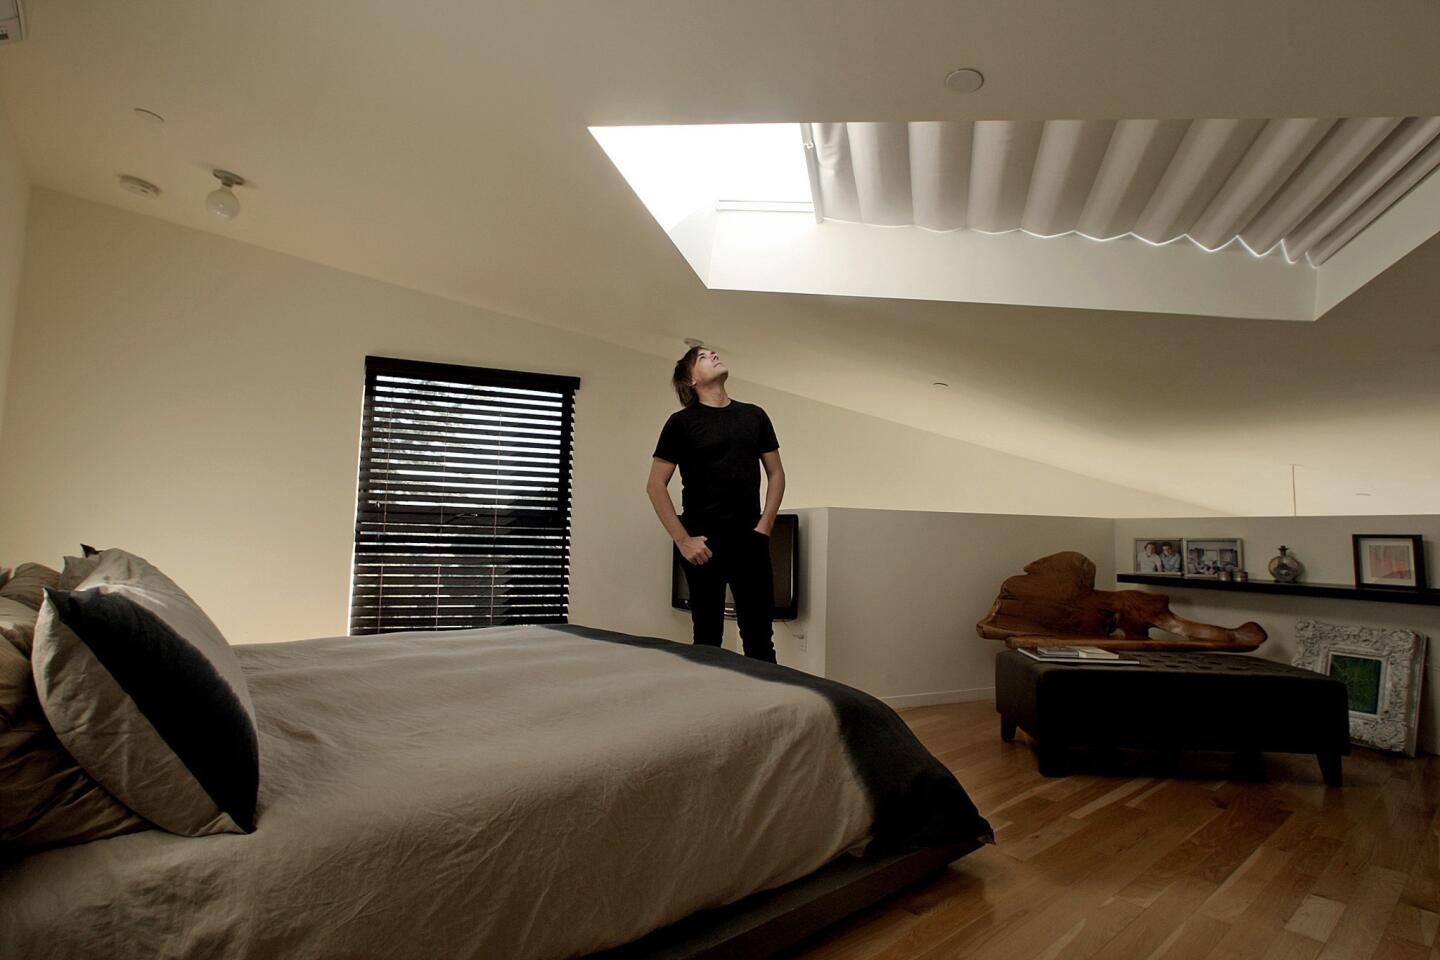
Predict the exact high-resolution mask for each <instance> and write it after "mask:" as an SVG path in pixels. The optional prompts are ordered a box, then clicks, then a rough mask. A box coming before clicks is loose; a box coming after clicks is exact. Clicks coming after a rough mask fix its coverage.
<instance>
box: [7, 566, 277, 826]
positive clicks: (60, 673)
mask: <svg viewBox="0 0 1440 960" xmlns="http://www.w3.org/2000/svg"><path fill="white" fill-rule="evenodd" d="M89 559H93V560H96V561H98V562H97V563H96V566H95V568H94V570H93V571H92V572H91V573H90V574H89V575H88V576H87V577H86V578H85V579H84V580H83V581H82V582H81V583H80V584H79V585H78V587H77V589H75V590H73V591H61V590H47V591H46V594H45V600H44V603H43V604H42V605H41V608H40V616H39V620H38V622H37V624H36V628H35V648H34V653H33V656H32V660H33V666H34V672H35V681H36V686H37V688H38V691H39V695H40V702H41V705H42V706H43V707H44V709H45V715H46V717H47V718H48V719H49V721H50V725H51V726H52V727H53V728H54V730H55V734H56V736H58V737H59V738H60V742H61V743H63V744H64V745H65V747H66V749H68V750H69V751H70V753H71V754H72V755H74V757H75V759H76V760H78V761H79V762H80V765H81V766H82V767H84V768H85V771H86V772H87V773H89V774H90V776H92V777H94V778H95V779H96V780H97V781H98V782H99V783H100V784H101V785H103V786H104V787H105V788H106V789H107V790H109V791H110V793H112V794H114V795H115V797H116V798H118V799H119V800H120V801H121V802H122V803H124V804H125V806H127V807H129V808H130V809H131V810H133V811H135V812H136V813H137V814H139V815H141V816H142V817H144V818H146V819H147V820H149V821H151V822H152V823H154V824H156V825H157V826H159V827H161V828H163V829H165V830H169V831H170V832H171V833H178V834H182V835H185V836H200V835H203V834H211V833H248V832H250V831H251V830H253V829H254V828H255V805H256V795H257V792H258V787H259V751H258V743H257V737H256V733H255V715H254V709H253V707H252V706H251V704H250V693H249V690H248V689H247V687H246V685H245V677H244V674H243V673H242V672H241V669H240V663H239V661H238V660H237V659H236V658H235V654H234V652H233V651H232V650H231V649H230V647H229V645H228V644H226V642H225V638H224V637H223V636H221V634H220V631H219V630H218V629H217V628H216V627H215V624H214V623H212V622H211V621H210V618H209V617H207V616H205V614H204V612H203V611H202V610H200V608H199V607H198V606H196V605H195V602H194V601H193V600H191V599H190V597H189V596H188V595H186V594H185V592H184V591H183V590H181V589H180V588H179V587H178V586H176V585H175V584H174V582H173V581H171V580H170V579H169V578H168V577H166V576H165V575H164V574H163V573H161V572H160V571H159V570H157V569H155V567H153V566H151V565H150V564H149V563H147V562H146V561H145V560H142V559H141V558H139V557H137V556H134V555H133V554H129V553H126V552H125V551H123V550H105V551H102V552H101V553H99V554H98V555H96V557H94V558H89Z"/></svg>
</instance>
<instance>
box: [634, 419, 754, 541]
mask: <svg viewBox="0 0 1440 960" xmlns="http://www.w3.org/2000/svg"><path fill="white" fill-rule="evenodd" d="M778 449H780V441H779V440H776V439H775V428H774V427H772V426H771V425H770V418H769V417H768V416H766V415H765V411H764V410H762V409H760V408H759V407H757V406H756V405H755V404H753V403H741V402H740V401H739V400H731V401H730V402H729V403H728V404H726V405H725V406H723V407H707V406H705V404H703V403H694V404H691V405H690V406H688V407H686V408H685V409H683V410H677V411H676V412H675V413H673V414H671V415H670V419H669V420H666V421H665V427H664V429H662V430H661V431H660V441H659V442H658V443H657V444H656V445H655V457H656V458H657V459H659V460H665V461H667V462H669V463H673V464H675V465H677V466H678V467H679V468H680V483H681V487H682V492H681V501H682V503H683V507H682V509H683V511H684V513H683V514H682V516H681V517H680V519H681V521H682V522H683V523H684V524H685V529H686V530H688V531H689V532H690V535H691V536H692V537H698V536H708V535H711V534H715V533H724V532H727V531H733V530H748V529H750V528H752V527H754V526H755V524H756V523H757V522H758V521H759V519H760V455H761V454H762V453H769V452H770V451H772V450H778Z"/></svg>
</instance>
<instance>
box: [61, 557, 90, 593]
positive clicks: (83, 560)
mask: <svg viewBox="0 0 1440 960" xmlns="http://www.w3.org/2000/svg"><path fill="white" fill-rule="evenodd" d="M98 566H100V554H98V553H87V554H85V556H83V557H66V558H65V569H64V570H61V571H60V582H59V584H58V585H56V587H55V589H57V590H74V589H75V588H76V587H78V586H80V581H82V580H84V579H85V578H86V577H88V576H90V574H92V573H94V572H95V568H96V567H98Z"/></svg>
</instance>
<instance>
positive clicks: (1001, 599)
mask: <svg viewBox="0 0 1440 960" xmlns="http://www.w3.org/2000/svg"><path fill="white" fill-rule="evenodd" d="M1151 627H1156V628H1159V629H1160V630H1164V631H1166V632H1167V633H1170V634H1175V635H1177V636H1175V637H1167V638H1165V639H1161V640H1152V639H1150V628H1151ZM975 630H976V631H977V632H978V633H979V634H980V636H982V637H984V638H986V639H987V640H1004V641H1005V643H1006V645H1007V646H1010V647H1039V646H1053V645H1055V644H1062V643H1084V644H1086V645H1088V646H1093V647H1103V648H1104V649H1106V650H1228V651H1233V652H1237V653H1243V652H1245V651H1248V650H1254V649H1255V648H1256V647H1258V646H1260V644H1262V643H1264V642H1265V636H1266V635H1265V631H1264V629H1262V628H1261V626H1260V624H1258V623H1243V624H1241V625H1240V626H1238V627H1236V628H1235V629H1233V630H1227V629H1226V628H1224V627H1216V626H1211V625H1210V624H1208V623H1196V622H1195V621H1193V620H1186V619H1185V618H1184V617H1177V616H1176V615H1175V614H1174V613H1171V612H1170V598H1169V597H1167V596H1165V595H1164V594H1163V593H1146V592H1144V591H1141V590H1096V589H1095V564H1093V563H1091V562H1090V558H1089V557H1086V556H1085V555H1084V554H1083V553H1075V552H1073V551H1068V550H1067V551H1066V552H1064V553H1055V554H1051V555H1050V556H1048V557H1041V558H1040V559H1039V560H1036V561H1034V562H1033V563H1029V564H1026V566H1025V572H1024V573H1023V574H1022V575H1020V576H1018V577H1009V578H1008V579H1006V581H1005V582H1004V583H1003V584H1001V585H1000V595H999V596H998V597H996V598H995V603H994V605H993V606H991V607H990V612H989V613H988V614H986V616H985V619H984V620H981V621H980V622H979V623H977V624H975ZM1117 634H1118V635H1117Z"/></svg>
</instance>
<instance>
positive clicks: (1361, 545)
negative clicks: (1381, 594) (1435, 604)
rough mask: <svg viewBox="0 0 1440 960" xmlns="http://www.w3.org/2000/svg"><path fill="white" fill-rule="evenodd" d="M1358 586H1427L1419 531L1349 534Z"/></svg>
mask: <svg viewBox="0 0 1440 960" xmlns="http://www.w3.org/2000/svg"><path fill="white" fill-rule="evenodd" d="M1350 540H1351V545H1352V552H1353V555H1354V560H1355V588H1356V589H1357V590H1424V589H1426V586H1427V583H1426V579H1425V541H1424V538H1423V537H1422V536H1421V535H1420V534H1418V533H1356V534H1352V535H1351V537H1350Z"/></svg>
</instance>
